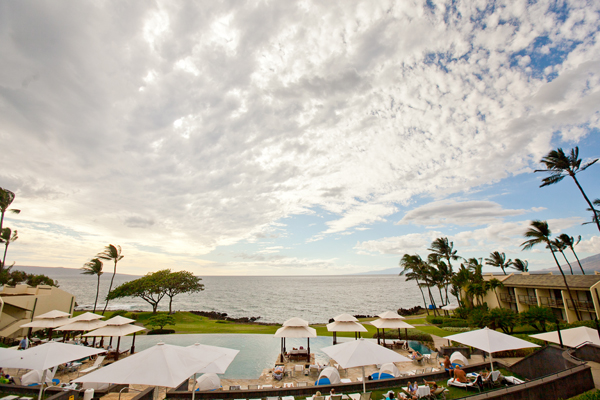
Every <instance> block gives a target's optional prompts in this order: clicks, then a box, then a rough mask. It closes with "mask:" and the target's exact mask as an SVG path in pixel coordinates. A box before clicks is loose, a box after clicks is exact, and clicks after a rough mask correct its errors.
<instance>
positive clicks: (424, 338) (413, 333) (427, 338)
mask: <svg viewBox="0 0 600 400" xmlns="http://www.w3.org/2000/svg"><path fill="white" fill-rule="evenodd" d="M379 337H380V338H383V335H382V334H381V332H379ZM400 337H401V339H402V340H404V338H405V335H404V332H402V334H401V335H400ZM385 338H386V339H391V340H398V330H397V329H390V330H386V331H385ZM373 339H377V333H376V334H374V335H373ZM408 340H418V341H421V342H433V338H432V337H431V335H430V334H429V333H425V332H421V331H420V330H417V329H409V330H408Z"/></svg>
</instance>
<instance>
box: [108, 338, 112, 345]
mask: <svg viewBox="0 0 600 400" xmlns="http://www.w3.org/2000/svg"><path fill="white" fill-rule="evenodd" d="M112 338H113V337H112V336H111V337H110V342H108V346H109V347H112Z"/></svg>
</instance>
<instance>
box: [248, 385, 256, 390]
mask: <svg viewBox="0 0 600 400" xmlns="http://www.w3.org/2000/svg"><path fill="white" fill-rule="evenodd" d="M248 390H258V385H248Z"/></svg>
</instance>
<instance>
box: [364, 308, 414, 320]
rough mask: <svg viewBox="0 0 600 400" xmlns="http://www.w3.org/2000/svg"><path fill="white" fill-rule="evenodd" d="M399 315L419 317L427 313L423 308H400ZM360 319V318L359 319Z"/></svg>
mask: <svg viewBox="0 0 600 400" xmlns="http://www.w3.org/2000/svg"><path fill="white" fill-rule="evenodd" d="M397 312H398V314H400V315H407V316H408V315H417V314H421V313H423V312H425V309H424V308H423V307H421V306H414V307H413V308H399V309H398V311H397ZM357 318H358V317H357Z"/></svg>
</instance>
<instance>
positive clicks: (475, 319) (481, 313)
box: [469, 309, 490, 328]
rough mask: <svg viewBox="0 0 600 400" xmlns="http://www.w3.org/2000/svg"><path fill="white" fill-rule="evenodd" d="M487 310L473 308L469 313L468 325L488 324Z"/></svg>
mask: <svg viewBox="0 0 600 400" xmlns="http://www.w3.org/2000/svg"><path fill="white" fill-rule="evenodd" d="M489 320H490V319H489V312H487V311H486V310H481V309H474V310H472V311H471V314H470V315H469V326H475V327H477V328H485V327H486V326H488V324H489Z"/></svg>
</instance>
